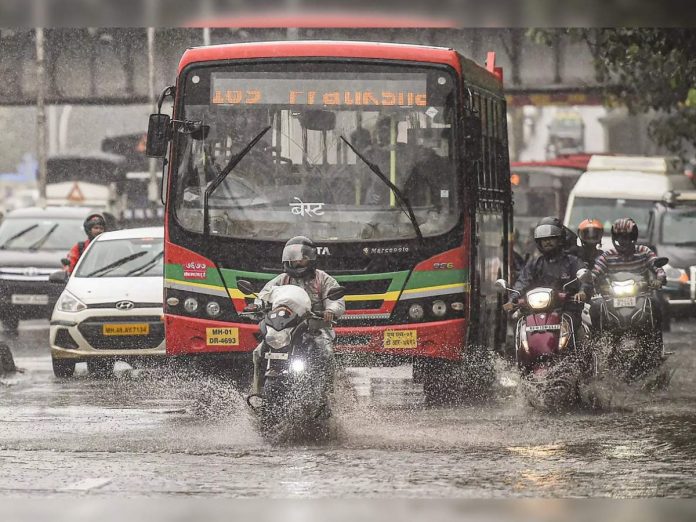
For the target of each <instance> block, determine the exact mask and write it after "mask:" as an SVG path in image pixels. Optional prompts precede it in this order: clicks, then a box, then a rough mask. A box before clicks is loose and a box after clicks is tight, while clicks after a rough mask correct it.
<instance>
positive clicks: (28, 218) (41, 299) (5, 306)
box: [0, 207, 90, 333]
mask: <svg viewBox="0 0 696 522" xmlns="http://www.w3.org/2000/svg"><path fill="white" fill-rule="evenodd" d="M89 213H90V209H88V208H83V207H71V208H67V207H65V208H64V207H45V208H40V207H32V208H25V209H17V210H13V211H11V212H8V213H7V215H6V216H5V219H4V220H3V222H2V224H0V320H2V322H3V325H4V327H5V331H8V332H11V333H14V332H16V331H17V326H18V324H19V321H20V319H48V318H49V317H50V316H51V311H52V310H53V306H54V305H55V303H56V300H57V299H58V296H59V295H60V292H61V289H60V288H58V287H56V286H54V285H49V284H48V277H49V275H50V274H51V273H52V272H55V271H56V270H60V269H61V262H60V260H61V259H62V258H64V257H65V256H66V255H67V253H68V251H69V250H70V248H71V247H72V246H73V245H74V244H75V243H77V242H78V241H81V240H84V239H85V231H84V229H83V228H82V224H83V221H84V219H85V218H86V217H87V215H88V214H89Z"/></svg>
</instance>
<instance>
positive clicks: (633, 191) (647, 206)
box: [564, 155, 694, 248]
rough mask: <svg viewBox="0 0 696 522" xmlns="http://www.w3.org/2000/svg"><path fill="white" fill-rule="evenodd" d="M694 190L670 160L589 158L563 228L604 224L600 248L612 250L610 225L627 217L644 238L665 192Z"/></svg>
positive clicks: (677, 164) (680, 168)
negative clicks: (592, 222) (591, 221)
mask: <svg viewBox="0 0 696 522" xmlns="http://www.w3.org/2000/svg"><path fill="white" fill-rule="evenodd" d="M689 189H694V185H693V183H692V182H691V180H690V179H689V178H688V177H687V176H686V175H684V169H683V166H682V164H681V161H680V160H679V158H677V157H670V156H601V155H595V156H592V158H591V159H590V162H589V163H588V165H587V171H586V172H585V173H583V174H582V175H581V176H580V178H579V179H578V181H577V183H576V184H575V187H574V188H573V190H572V191H571V192H570V196H569V197H568V205H567V208H566V215H565V220H564V224H565V225H566V226H567V227H569V228H570V229H571V230H576V229H577V227H578V225H579V224H580V222H581V221H583V220H584V219H587V218H594V219H598V220H600V221H601V222H602V223H603V224H604V232H605V235H604V240H603V242H602V247H603V248H610V247H611V237H610V236H609V231H610V230H611V225H612V223H613V222H614V221H615V220H616V219H619V218H622V217H630V218H632V219H633V220H635V222H636V223H637V224H638V230H639V236H640V237H644V235H645V233H646V231H647V227H648V222H649V219H650V211H651V210H652V209H653V206H654V203H655V202H656V201H660V200H661V199H662V197H663V195H664V194H665V193H666V192H669V191H673V190H677V191H681V190H689Z"/></svg>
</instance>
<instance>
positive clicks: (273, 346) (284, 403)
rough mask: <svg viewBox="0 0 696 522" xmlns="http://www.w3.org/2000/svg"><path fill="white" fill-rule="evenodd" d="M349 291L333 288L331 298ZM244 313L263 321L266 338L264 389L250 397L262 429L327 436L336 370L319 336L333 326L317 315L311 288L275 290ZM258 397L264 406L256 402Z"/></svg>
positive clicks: (245, 287)
mask: <svg viewBox="0 0 696 522" xmlns="http://www.w3.org/2000/svg"><path fill="white" fill-rule="evenodd" d="M237 287H238V288H239V289H240V290H241V291H242V292H244V293H245V294H247V295H254V296H256V294H255V293H254V287H253V286H252V284H251V283H249V282H248V281H244V280H239V281H237ZM344 295H345V289H344V288H343V287H337V288H332V289H331V290H329V292H328V295H327V299H329V300H332V301H334V300H337V299H341V298H342V297H343V296H344ZM240 315H242V316H245V317H250V318H253V319H256V320H259V329H260V336H261V338H262V339H263V350H262V354H263V355H262V357H263V359H264V360H265V373H264V386H263V390H264V391H263V394H262V395H253V394H252V395H250V396H249V397H247V404H249V406H250V407H251V408H252V409H253V410H254V411H256V412H257V413H258V414H259V420H260V426H261V432H262V433H263V434H264V435H265V436H267V437H280V436H283V437H286V438H287V437H298V438H308V437H309V438H323V437H325V436H326V435H328V420H329V417H330V415H331V404H330V399H331V391H332V390H333V375H334V368H333V360H332V359H331V358H330V357H327V355H326V353H325V349H323V348H322V347H321V346H319V344H318V342H317V337H318V336H319V335H321V333H322V331H325V330H326V329H327V328H330V327H331V326H332V324H331V323H327V322H326V321H324V318H323V316H320V315H317V314H315V313H313V312H312V311H311V304H310V299H309V296H308V295H307V292H305V291H304V290H303V289H302V288H300V287H298V286H293V285H285V286H279V287H277V288H274V292H273V293H272V294H271V301H270V302H268V303H267V304H265V306H264V307H262V308H261V309H260V310H254V311H245V312H242V313H241V314H240ZM257 399H258V400H260V401H261V403H260V405H258V404H256V405H255V404H254V401H255V400H257Z"/></svg>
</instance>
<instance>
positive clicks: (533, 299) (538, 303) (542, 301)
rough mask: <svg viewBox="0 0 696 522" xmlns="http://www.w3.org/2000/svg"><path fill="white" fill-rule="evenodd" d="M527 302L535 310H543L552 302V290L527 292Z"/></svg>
mask: <svg viewBox="0 0 696 522" xmlns="http://www.w3.org/2000/svg"><path fill="white" fill-rule="evenodd" d="M527 304H528V305H529V306H530V307H531V308H533V309H534V310H542V309H544V308H547V307H548V306H549V304H551V290H548V289H544V290H534V291H532V292H528V293H527Z"/></svg>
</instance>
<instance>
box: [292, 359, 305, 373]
mask: <svg viewBox="0 0 696 522" xmlns="http://www.w3.org/2000/svg"><path fill="white" fill-rule="evenodd" d="M290 371H291V372H293V373H302V372H303V371H305V362H304V361H303V360H302V359H293V360H292V362H291V363H290Z"/></svg>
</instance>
